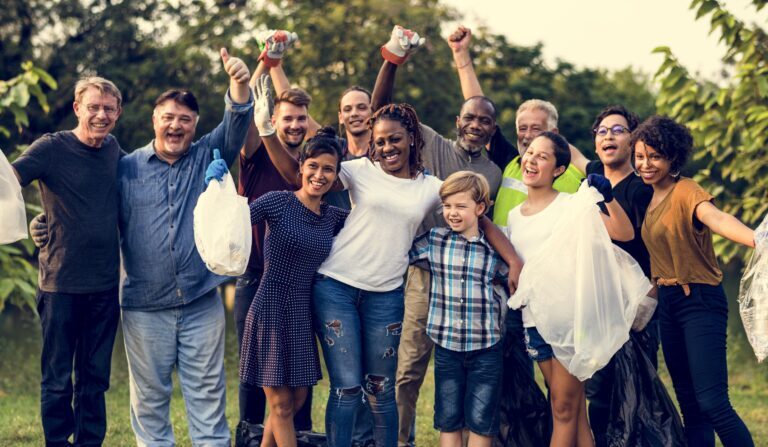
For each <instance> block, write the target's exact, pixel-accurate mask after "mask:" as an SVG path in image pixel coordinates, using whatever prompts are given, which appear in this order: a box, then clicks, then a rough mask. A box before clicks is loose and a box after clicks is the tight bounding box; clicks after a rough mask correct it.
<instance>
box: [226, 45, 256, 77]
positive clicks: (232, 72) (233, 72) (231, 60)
mask: <svg viewBox="0 0 768 447" xmlns="http://www.w3.org/2000/svg"><path fill="white" fill-rule="evenodd" d="M221 62H222V63H223V64H224V71H226V72H227V74H228V75H229V79H231V80H233V81H235V82H237V83H238V84H248V80H249V79H250V78H251V72H250V71H248V66H247V65H245V62H243V60H242V59H240V58H239V57H232V56H230V55H229V52H227V49H226V48H222V49H221Z"/></svg>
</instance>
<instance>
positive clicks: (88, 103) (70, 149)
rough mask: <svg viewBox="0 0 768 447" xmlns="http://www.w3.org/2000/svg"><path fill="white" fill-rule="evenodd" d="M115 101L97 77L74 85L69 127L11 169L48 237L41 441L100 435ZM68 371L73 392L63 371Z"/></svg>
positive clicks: (110, 314) (89, 440)
mask: <svg viewBox="0 0 768 447" xmlns="http://www.w3.org/2000/svg"><path fill="white" fill-rule="evenodd" d="M121 102H122V97H121V94H120V91H119V90H118V89H117V87H115V85H114V84H113V83H112V82H110V81H108V80H106V79H104V78H99V77H89V78H85V79H82V80H80V81H79V82H78V83H77V85H76V86H75V101H74V104H73V108H74V111H75V115H76V116H77V120H78V123H77V127H76V128H75V129H74V130H71V131H61V132H55V133H52V134H46V135H43V136H42V137H40V138H39V139H38V140H36V141H35V142H34V143H32V145H31V146H30V147H29V148H28V149H27V150H26V151H25V152H24V153H23V154H22V155H21V156H20V157H19V158H18V159H17V160H16V161H15V162H14V163H13V168H14V171H15V173H16V176H17V177H18V179H19V182H20V183H21V184H22V186H26V185H28V184H29V183H31V182H32V181H34V180H39V183H40V193H41V197H42V205H43V211H44V212H45V216H46V218H47V233H48V240H47V243H45V244H44V245H43V246H42V247H41V248H40V257H39V264H40V275H39V282H38V292H37V311H38V313H39V315H40V324H41V326H42V338H43V349H42V354H41V369H42V381H41V393H40V394H41V395H40V400H41V418H42V423H43V432H44V435H45V442H46V445H49V446H59V445H61V446H66V445H71V444H70V443H69V437H70V435H72V434H74V439H73V442H74V444H76V445H101V443H102V442H103V440H104V435H105V433H106V409H105V403H104V392H105V391H107V389H108V388H109V374H110V364H111V359H112V346H113V345H114V340H115V332H116V331H117V322H118V320H119V318H120V307H119V303H118V289H117V287H118V280H119V266H120V257H119V245H118V233H117V200H118V196H117V163H118V160H119V158H120V155H121V152H122V150H121V149H120V145H119V144H118V142H117V140H116V139H115V138H114V137H113V136H112V135H110V132H111V131H112V129H113V128H114V127H115V123H116V122H117V119H118V118H119V117H120V112H121ZM73 364H74V372H75V383H74V390H75V391H74V393H73V385H72V372H73Z"/></svg>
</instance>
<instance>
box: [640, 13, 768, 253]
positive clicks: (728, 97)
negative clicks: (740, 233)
mask: <svg viewBox="0 0 768 447" xmlns="http://www.w3.org/2000/svg"><path fill="white" fill-rule="evenodd" d="M752 3H753V5H754V7H755V9H756V10H757V11H759V10H760V9H762V8H763V7H764V6H765V5H766V3H768V1H766V0H752ZM691 9H692V10H695V11H696V18H697V19H701V18H704V17H707V16H708V17H709V20H710V25H711V31H710V32H712V33H718V34H719V35H720V41H721V42H723V43H724V44H725V45H726V47H727V51H726V53H725V54H724V55H723V58H722V60H723V62H724V63H725V64H726V65H727V66H728V67H729V71H730V72H731V73H732V74H731V75H729V76H728V77H727V79H725V81H724V82H721V83H715V82H712V81H704V80H700V79H696V78H694V77H693V76H692V75H691V74H690V73H689V72H688V70H687V69H686V68H685V67H683V66H682V65H681V64H680V62H679V61H678V60H677V58H676V57H675V56H674V54H673V52H672V50H671V49H670V48H667V47H660V48H657V49H656V50H655V51H656V52H658V53H661V54H663V55H664V62H663V63H662V65H661V67H660V68H659V70H658V71H657V73H656V79H657V80H658V81H659V83H660V86H661V87H660V90H659V93H658V96H657V100H656V105H657V107H658V109H659V112H660V113H664V114H667V115H669V116H671V117H672V118H675V119H677V120H678V121H680V122H682V123H685V124H686V125H687V126H688V127H689V128H690V129H691V132H692V133H693V137H694V140H695V143H696V146H697V151H696V152H695V155H694V159H695V160H696V161H697V163H698V164H699V165H703V168H702V169H700V170H699V171H698V173H696V175H695V179H696V180H697V181H699V182H700V183H701V184H702V185H703V186H704V187H705V189H707V190H708V191H709V192H710V193H711V194H712V195H713V196H714V197H715V199H716V201H717V204H718V205H719V206H720V207H722V209H723V210H725V211H727V212H729V213H732V214H735V215H737V216H739V217H740V218H741V219H742V220H743V221H744V222H745V223H747V224H754V223H756V222H758V221H759V220H760V219H761V218H762V216H764V215H765V214H766V213H767V212H768V200H766V199H767V198H768V36H766V33H765V30H764V29H763V28H761V27H760V26H758V25H757V24H746V23H744V22H742V21H740V20H738V19H737V18H736V17H735V16H733V15H732V14H731V13H730V12H728V11H727V10H726V9H725V8H724V7H723V6H722V5H721V4H720V3H719V2H718V1H716V0H693V1H692V2H691ZM753 226H754V225H753ZM715 249H716V251H717V253H718V255H720V256H721V258H722V259H723V260H725V261H726V262H727V261H728V260H730V259H732V258H734V257H735V256H737V255H743V254H744V249H743V248H741V247H740V246H738V245H737V244H735V243H732V242H730V241H727V240H725V239H722V238H717V239H716V241H715Z"/></svg>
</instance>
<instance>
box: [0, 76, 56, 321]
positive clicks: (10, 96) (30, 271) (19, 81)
mask: <svg viewBox="0 0 768 447" xmlns="http://www.w3.org/2000/svg"><path fill="white" fill-rule="evenodd" d="M41 84H44V85H45V86H47V87H49V88H52V89H55V88H56V81H55V80H54V79H53V78H52V77H51V76H50V75H49V74H48V73H46V72H45V71H43V70H41V69H40V68H38V67H35V66H34V65H33V64H32V63H31V62H29V61H26V62H24V63H22V73H21V74H19V75H17V76H15V77H13V78H11V79H9V80H7V81H3V80H0V119H6V118H7V117H6V115H8V116H12V117H13V118H12V119H13V123H14V124H15V127H16V129H17V130H18V131H19V132H21V130H22V129H23V128H24V127H25V126H27V125H29V117H28V115H27V108H28V106H29V105H30V101H31V99H32V98H34V99H35V100H36V101H37V104H39V106H40V107H41V108H42V109H43V110H44V111H48V109H49V107H48V101H47V98H46V96H45V95H44V94H43V91H42V88H41ZM0 134H2V135H3V136H5V137H10V136H11V135H12V129H11V128H9V127H8V126H6V125H4V124H3V123H2V121H0ZM14 149H15V150H9V151H8V155H10V157H9V158H10V159H13V158H14V157H15V155H17V154H18V153H19V151H20V149H21V148H14ZM3 152H5V151H3ZM29 208H31V210H32V211H39V207H35V206H34V205H29ZM34 248H35V247H34V246H33V245H32V242H31V241H30V240H24V241H21V242H18V243H16V244H13V245H0V312H2V310H3V308H4V307H5V304H6V302H9V303H11V304H13V305H15V306H19V307H23V306H28V307H29V308H31V309H32V310H34V309H35V284H36V282H37V269H36V268H35V267H34V266H33V265H32V264H31V263H30V262H29V258H30V257H31V256H32V254H33V252H34Z"/></svg>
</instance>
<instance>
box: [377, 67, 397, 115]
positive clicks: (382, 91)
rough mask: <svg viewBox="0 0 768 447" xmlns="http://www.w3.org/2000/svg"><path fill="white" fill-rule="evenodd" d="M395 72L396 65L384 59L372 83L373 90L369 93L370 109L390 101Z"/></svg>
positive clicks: (393, 88)
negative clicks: (374, 81)
mask: <svg viewBox="0 0 768 447" xmlns="http://www.w3.org/2000/svg"><path fill="white" fill-rule="evenodd" d="M396 74H397V65H395V64H393V63H392V62H389V61H386V60H385V61H384V63H382V64H381V68H380V69H379V74H378V75H377V76H376V83H375V84H374V85H373V92H372V93H371V110H373V111H374V112H375V111H377V110H379V109H380V108H381V107H383V106H385V105H387V104H390V103H392V96H393V92H394V90H395V75H396Z"/></svg>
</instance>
